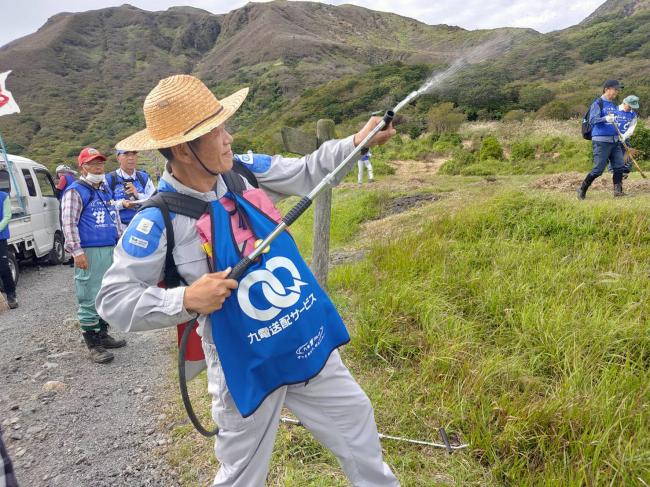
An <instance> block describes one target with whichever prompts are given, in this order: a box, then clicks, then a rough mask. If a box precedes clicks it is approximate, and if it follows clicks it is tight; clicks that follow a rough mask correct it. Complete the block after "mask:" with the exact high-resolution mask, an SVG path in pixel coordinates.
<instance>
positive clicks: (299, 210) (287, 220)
mask: <svg viewBox="0 0 650 487" xmlns="http://www.w3.org/2000/svg"><path fill="white" fill-rule="evenodd" d="M422 93H423V90H422V89H420V90H418V91H414V92H412V93H410V94H409V95H408V96H407V97H406V98H404V99H403V100H402V101H401V102H399V103H398V104H397V105H396V106H395V108H393V109H392V110H387V111H386V113H385V114H384V117H383V119H382V120H381V122H379V123H378V124H377V126H376V127H375V128H374V129H372V131H371V132H370V133H369V134H368V135H367V136H366V137H365V138H364V139H363V140H362V141H361V143H359V145H357V146H356V147H355V148H354V150H353V151H352V152H351V153H350V155H348V156H347V157H346V158H345V159H343V161H342V162H341V163H340V164H339V165H338V166H336V168H334V170H333V171H332V172H331V173H329V174H328V175H327V176H325V177H324V178H323V180H322V181H321V182H320V183H318V185H316V187H315V188H314V189H312V190H311V192H310V193H309V194H308V195H306V196H303V197H302V199H301V200H300V201H299V202H298V203H296V205H295V206H294V207H293V208H291V210H289V212H288V213H287V214H286V215H285V216H284V217H283V218H282V221H281V222H280V223H278V226H277V227H275V228H274V229H273V231H272V232H271V233H270V234H269V235H268V236H267V237H266V238H265V239H264V240H262V242H261V243H260V244H259V245H258V246H257V247H256V248H255V250H253V252H251V253H250V254H249V255H248V256H246V257H244V258H242V259H241V260H240V261H239V262H238V263H237V264H236V265H235V267H233V268H232V270H231V271H230V274H229V275H228V278H229V279H239V278H240V277H241V276H242V275H243V274H244V272H246V269H248V267H250V265H251V264H252V263H253V261H255V259H257V257H259V256H260V255H261V254H262V253H263V252H264V250H266V248H267V247H268V246H269V245H271V242H273V240H275V239H276V238H277V237H278V235H280V234H281V233H282V232H283V231H284V230H285V229H286V228H288V227H289V226H291V224H292V223H293V222H295V221H296V220H297V219H298V218H299V217H300V216H301V215H302V214H303V213H304V212H305V210H307V208H309V207H310V206H311V204H312V203H313V202H314V200H315V199H316V197H317V196H318V195H319V194H320V193H321V192H322V191H323V189H325V187H326V186H328V185H331V184H332V181H333V180H334V179H335V178H336V176H337V175H338V174H339V173H340V172H341V171H342V170H343V169H344V168H345V167H346V166H347V164H348V163H349V162H350V161H351V160H352V159H353V158H354V157H355V156H356V155H357V154H359V153H360V152H361V150H362V149H363V148H365V147H366V145H367V144H368V142H370V139H372V138H373V137H374V136H375V135H376V134H377V132H380V131H381V130H384V129H385V128H386V127H388V126H389V125H390V123H391V122H392V121H393V118H394V117H395V114H396V113H397V112H398V111H399V110H401V109H402V108H403V107H404V106H406V105H408V104H409V103H410V102H411V101H413V100H414V99H415V98H417V97H418V96H420V95H421V94H422Z"/></svg>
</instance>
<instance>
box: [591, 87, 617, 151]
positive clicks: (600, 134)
mask: <svg viewBox="0 0 650 487" xmlns="http://www.w3.org/2000/svg"><path fill="white" fill-rule="evenodd" d="M601 99H602V104H603V109H602V111H601V109H600V106H599V102H598V100H594V102H593V103H592V104H591V108H590V109H589V123H590V124H591V126H592V127H593V129H592V130H591V140H593V141H594V142H616V141H618V133H617V132H616V128H615V127H614V125H612V124H611V123H608V122H606V121H605V116H606V115H608V114H610V113H613V114H614V115H616V114H617V113H618V106H617V105H615V104H614V103H612V102H611V101H609V100H607V99H605V98H602V97H601Z"/></svg>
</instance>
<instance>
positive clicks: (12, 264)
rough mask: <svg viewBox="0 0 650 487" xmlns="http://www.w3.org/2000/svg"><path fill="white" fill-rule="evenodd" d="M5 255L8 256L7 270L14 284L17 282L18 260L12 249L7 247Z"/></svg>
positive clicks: (18, 272)
mask: <svg viewBox="0 0 650 487" xmlns="http://www.w3.org/2000/svg"><path fill="white" fill-rule="evenodd" d="M7 257H8V258H9V270H10V271H11V277H13V279H14V284H18V276H19V274H20V271H19V270H18V260H17V259H16V254H15V253H14V251H13V250H11V249H9V250H8V251H7Z"/></svg>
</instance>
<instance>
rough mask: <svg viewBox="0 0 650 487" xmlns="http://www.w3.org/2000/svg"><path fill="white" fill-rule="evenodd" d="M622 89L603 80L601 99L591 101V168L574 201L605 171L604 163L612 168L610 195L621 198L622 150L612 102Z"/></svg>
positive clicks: (615, 112) (612, 82) (580, 197)
mask: <svg viewBox="0 0 650 487" xmlns="http://www.w3.org/2000/svg"><path fill="white" fill-rule="evenodd" d="M622 89H623V85H621V84H620V83H619V82H618V81H617V80H615V79H610V80H607V81H605V83H604V84H603V94H602V96H601V97H600V98H597V99H596V100H594V102H593V103H592V104H591V108H590V109H589V124H590V125H591V127H592V131H591V145H592V148H593V154H594V168H593V169H592V170H591V172H590V173H589V174H587V177H585V180H584V181H583V182H582V185H581V186H580V188H578V198H579V199H581V200H584V199H585V198H586V197H587V190H588V189H589V186H591V183H593V182H594V180H595V179H596V178H597V177H599V176H600V175H601V174H602V173H603V171H605V168H606V167H607V164H608V163H609V164H611V165H612V170H613V172H614V175H613V176H612V181H613V183H614V196H624V195H625V193H623V167H624V161H623V149H622V147H621V144H620V141H619V137H618V132H616V127H615V126H614V124H615V123H616V114H617V112H618V106H617V105H616V104H615V103H614V99H615V98H616V96H617V95H618V93H619V92H620V91H621V90H622Z"/></svg>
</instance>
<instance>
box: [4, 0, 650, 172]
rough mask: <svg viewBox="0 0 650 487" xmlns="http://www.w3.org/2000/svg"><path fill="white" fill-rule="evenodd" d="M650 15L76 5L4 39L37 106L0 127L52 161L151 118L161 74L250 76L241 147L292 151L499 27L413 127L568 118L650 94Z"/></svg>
mask: <svg viewBox="0 0 650 487" xmlns="http://www.w3.org/2000/svg"><path fill="white" fill-rule="evenodd" d="M614 13H615V15H614ZM649 20H650V8H649V7H648V1H647V0H643V1H641V0H628V1H619V0H609V1H608V2H606V3H605V4H603V5H602V6H601V7H600V8H599V9H598V10H597V11H596V12H594V14H593V15H592V16H591V17H589V18H588V19H586V20H585V22H583V23H581V24H579V25H577V26H574V27H571V28H569V29H565V30H562V31H558V32H552V33H549V34H540V33H538V32H535V31H533V30H531V29H494V30H478V31H467V30H464V29H461V28H459V27H450V26H446V25H436V26H430V25H426V24H423V23H421V22H418V21H416V20H413V19H408V18H405V17H401V16H398V15H394V14H388V13H383V12H375V11H372V10H368V9H364V8H361V7H356V6H350V5H344V6H338V7H334V6H331V5H325V4H321V3H308V2H286V1H275V2H270V3H262V4H255V3H250V4H247V5H246V6H244V7H242V8H240V9H237V10H234V11H232V12H230V13H228V14H225V15H212V14H210V13H208V12H205V11H203V10H199V9H194V8H189V7H183V8H172V9H169V10H167V11H164V12H147V11H144V10H140V9H138V8H135V7H132V6H129V5H123V6H121V7H115V8H107V9H102V10H95V11H89V12H83V13H75V14H71V13H61V14H58V15H56V16H54V17H52V18H51V19H49V20H48V22H47V23H46V24H45V25H44V26H43V27H42V28H41V29H39V30H38V32H36V33H34V34H32V35H29V36H26V37H23V38H21V39H18V40H16V41H13V42H12V43H10V44H7V45H6V46H4V47H2V48H0V70H6V69H12V70H13V71H14V72H13V74H12V75H11V77H10V78H9V86H8V87H9V89H10V90H12V91H13V93H14V95H15V96H16V98H17V100H18V102H19V103H20V105H21V109H22V113H21V114H19V115H12V116H9V117H2V118H0V132H1V133H2V134H3V135H4V137H5V138H6V140H7V143H8V146H9V149H10V150H11V151H12V152H15V153H19V154H23V155H26V156H28V157H32V158H35V159H38V160H40V161H43V162H44V163H46V164H49V165H55V164H57V163H59V162H60V161H61V160H64V159H69V158H71V157H73V156H75V155H76V154H77V153H78V151H79V149H80V147H82V146H85V145H94V146H97V147H98V148H99V149H101V150H106V151H108V150H110V149H111V148H112V147H113V146H114V144H115V142H117V141H118V140H119V139H121V138H122V137H124V136H125V135H128V134H129V133H131V132H132V131H134V130H135V129H137V128H140V127H142V126H143V125H144V120H143V115H142V109H141V107H142V102H143V99H144V97H145V95H146V93H147V92H148V91H149V90H150V89H151V88H152V87H153V86H154V85H155V84H156V82H157V81H158V80H159V79H160V78H162V77H165V76H168V75H170V74H174V73H192V74H195V75H197V76H199V77H200V78H201V79H203V80H204V81H205V82H206V83H207V84H208V86H210V87H211V88H212V89H213V90H214V92H215V93H216V94H217V95H218V96H225V95H227V94H229V93H231V92H232V91H234V90H235V89H237V88H240V87H242V86H250V87H251V95H250V97H249V100H248V101H247V102H246V104H245V105H244V107H243V109H242V111H241V113H240V114H238V116H237V117H235V119H234V120H233V123H234V124H235V128H236V129H238V130H239V132H240V136H241V137H240V138H239V140H240V141H241V143H239V145H241V146H243V145H254V146H255V148H256V150H268V151H271V150H278V148H279V143H278V139H277V130H278V129H279V126H280V124H281V123H287V124H291V125H298V126H300V125H309V124H313V123H315V121H316V120H317V119H318V118H319V117H329V118H333V119H334V120H335V121H337V123H343V124H346V123H347V124H348V125H349V124H350V123H351V122H350V121H351V120H353V121H354V120H357V121H360V120H361V119H362V118H365V117H367V115H368V112H369V111H372V110H379V109H384V108H386V107H387V106H389V105H390V104H391V103H393V102H394V101H396V100H397V99H399V98H400V97H401V96H403V95H404V94H405V93H407V92H408V90H410V89H412V88H414V87H417V86H418V85H419V82H420V81H422V80H424V79H425V78H426V77H427V75H428V74H429V72H431V71H432V70H434V69H443V68H444V67H445V66H447V65H449V63H450V62H451V61H452V60H454V59H456V58H457V57H458V56H459V55H461V54H462V53H464V52H466V51H467V50H469V49H471V48H472V47H474V46H478V45H481V44H482V43H484V42H486V41H489V40H490V39H495V38H496V37H497V36H498V37H499V38H502V39H506V40H508V39H509V40H510V44H512V48H511V49H509V50H506V49H501V50H498V51H496V52H495V53H494V55H493V57H492V58H491V59H489V61H488V62H487V63H484V64H481V65H476V66H474V67H472V68H471V69H468V70H466V71H464V72H463V73H462V75H461V76H460V77H459V78H458V79H456V80H455V81H454V82H452V83H450V84H449V85H448V86H447V88H446V89H445V90H444V91H442V92H439V93H435V94H433V95H431V96H429V97H425V98H424V99H421V100H420V101H419V102H418V107H416V108H415V109H411V110H409V111H407V112H405V115H406V117H407V120H406V121H405V123H406V124H407V125H406V127H407V128H408V130H410V131H412V132H413V133H414V134H415V133H416V132H417V131H418V127H423V126H424V124H425V113H426V110H427V109H428V108H429V107H431V106H432V105H433V104H435V103H438V102H441V101H451V102H453V103H454V104H455V105H456V106H457V107H458V108H459V109H460V110H462V112H463V113H465V114H466V116H467V117H468V118H469V119H470V120H471V119H477V118H478V119H492V118H500V117H502V116H504V115H506V114H508V112H512V111H513V110H514V111H522V110H523V111H526V112H537V113H538V115H539V116H548V117H557V118H568V117H570V116H575V115H577V114H579V113H582V112H583V111H584V107H585V104H586V103H588V102H589V100H590V99H592V98H593V97H594V96H596V95H597V94H598V92H599V85H600V84H601V83H602V81H603V80H604V79H606V78H612V77H614V78H619V79H622V80H624V81H625V84H626V86H627V88H628V89H627V90H626V91H629V92H631V90H633V91H634V92H636V94H637V95H639V96H641V99H642V102H643V100H647V99H650V87H649V85H648V82H647V80H648V79H649V76H650V42H649V39H650V27H649V26H650V22H648V21H649ZM500 45H502V46H503V47H504V48H505V47H506V46H507V45H508V43H507V42H504V43H501V44H500ZM642 107H643V110H645V105H642ZM644 113H645V112H644ZM344 129H345V130H347V129H348V126H345V127H344Z"/></svg>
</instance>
